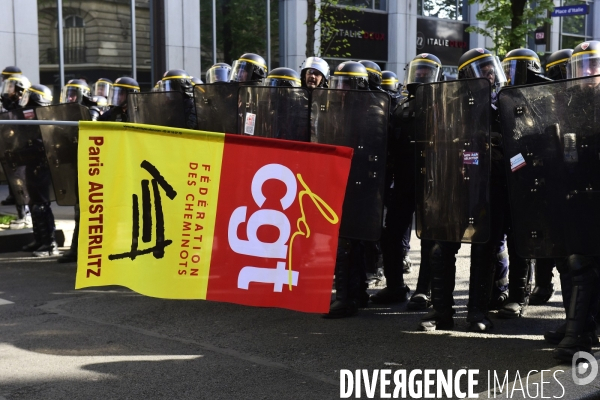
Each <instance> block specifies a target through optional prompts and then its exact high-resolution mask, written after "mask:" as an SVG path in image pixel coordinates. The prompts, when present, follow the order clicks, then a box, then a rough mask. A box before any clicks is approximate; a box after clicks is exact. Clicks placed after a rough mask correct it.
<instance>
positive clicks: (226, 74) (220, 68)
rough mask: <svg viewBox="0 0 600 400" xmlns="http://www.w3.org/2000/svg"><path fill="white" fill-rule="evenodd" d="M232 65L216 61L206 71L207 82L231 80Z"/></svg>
mask: <svg viewBox="0 0 600 400" xmlns="http://www.w3.org/2000/svg"><path fill="white" fill-rule="evenodd" d="M230 76H231V65H229V64H226V63H216V64H215V65H213V66H212V67H210V68H209V69H208V71H206V83H217V82H229V78H230Z"/></svg>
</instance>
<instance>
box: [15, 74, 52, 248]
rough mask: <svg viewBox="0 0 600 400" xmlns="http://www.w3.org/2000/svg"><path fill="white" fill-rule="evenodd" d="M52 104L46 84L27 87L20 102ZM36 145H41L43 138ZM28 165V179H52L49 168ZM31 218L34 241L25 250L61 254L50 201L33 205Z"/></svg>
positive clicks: (28, 105) (31, 105)
mask: <svg viewBox="0 0 600 400" xmlns="http://www.w3.org/2000/svg"><path fill="white" fill-rule="evenodd" d="M50 104H52V92H51V91H50V89H49V88H48V87H46V86H44V85H31V87H29V88H27V89H25V91H24V92H23V96H22V97H21V100H20V102H19V105H20V106H21V107H22V108H26V109H33V108H36V107H44V106H49V105H50ZM33 145H34V146H38V147H41V146H42V143H41V138H40V140H39V142H38V143H33ZM28 169H31V168H30V167H26V171H25V175H26V179H33V180H36V181H38V180H50V172H49V171H48V169H47V168H46V169H37V168H36V169H35V170H33V171H32V170H28ZM31 219H32V222H33V236H34V241H33V242H31V243H29V244H27V245H25V246H23V251H32V252H33V255H34V256H35V257H49V256H57V255H59V254H60V253H59V251H58V245H57V243H56V238H55V231H56V227H55V224H54V214H53V213H52V208H50V202H49V201H44V202H38V203H35V204H33V205H32V206H31Z"/></svg>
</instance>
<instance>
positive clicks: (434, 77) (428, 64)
mask: <svg viewBox="0 0 600 400" xmlns="http://www.w3.org/2000/svg"><path fill="white" fill-rule="evenodd" d="M441 70H442V67H441V65H439V64H438V63H436V62H434V61H431V60H425V59H423V60H416V61H411V62H410V65H409V67H408V74H407V75H406V84H407V85H408V84H411V83H432V82H437V81H438V80H439V77H440V74H441Z"/></svg>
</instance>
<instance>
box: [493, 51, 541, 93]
mask: <svg viewBox="0 0 600 400" xmlns="http://www.w3.org/2000/svg"><path fill="white" fill-rule="evenodd" d="M502 68H503V69H504V75H506V80H507V84H508V85H511V86H519V85H528V84H532V83H540V82H547V81H549V80H550V79H548V78H546V77H545V76H543V75H542V64H541V63H540V57H539V56H538V55H537V53H536V52H535V51H533V50H530V49H515V50H511V51H509V52H508V53H506V56H505V57H504V60H502Z"/></svg>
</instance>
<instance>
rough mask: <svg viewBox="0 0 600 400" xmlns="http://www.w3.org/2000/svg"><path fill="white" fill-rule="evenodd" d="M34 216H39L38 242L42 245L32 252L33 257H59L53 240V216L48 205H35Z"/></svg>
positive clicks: (56, 245) (54, 239)
mask: <svg viewBox="0 0 600 400" xmlns="http://www.w3.org/2000/svg"><path fill="white" fill-rule="evenodd" d="M34 209H36V211H35V214H36V215H39V219H40V240H41V242H42V245H41V246H40V247H38V248H37V249H36V250H35V251H34V252H33V256H34V257H51V256H59V255H60V252H59V251H58V244H57V243H56V238H55V230H56V228H55V226H54V215H53V214H52V209H51V208H50V203H46V204H43V205H39V204H36V205H35V206H34Z"/></svg>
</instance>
